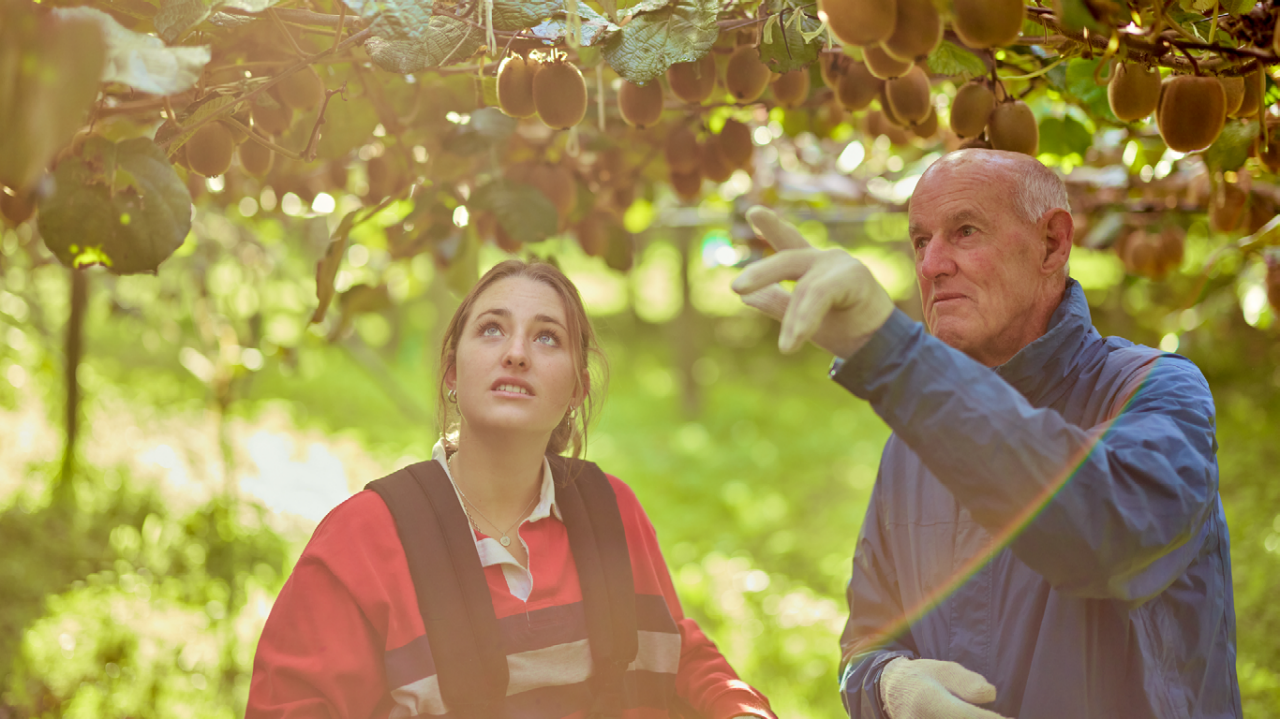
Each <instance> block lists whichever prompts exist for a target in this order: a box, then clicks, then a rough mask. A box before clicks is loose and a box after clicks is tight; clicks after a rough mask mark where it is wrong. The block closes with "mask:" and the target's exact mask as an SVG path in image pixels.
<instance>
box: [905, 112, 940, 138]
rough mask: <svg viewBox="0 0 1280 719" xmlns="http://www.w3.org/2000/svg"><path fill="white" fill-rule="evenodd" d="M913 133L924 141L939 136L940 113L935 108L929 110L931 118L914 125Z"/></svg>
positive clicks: (912, 127)
mask: <svg viewBox="0 0 1280 719" xmlns="http://www.w3.org/2000/svg"><path fill="white" fill-rule="evenodd" d="M911 132H913V133H915V136H916V137H918V138H920V139H922V140H928V139H929V138H931V137H933V136H934V135H936V134H938V112H937V111H936V110H934V109H933V108H929V116H928V117H926V118H925V119H924V120H923V121H922V122H917V123H915V124H914V125H912V126H911Z"/></svg>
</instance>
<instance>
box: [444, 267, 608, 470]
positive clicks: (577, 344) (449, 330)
mask: <svg viewBox="0 0 1280 719" xmlns="http://www.w3.org/2000/svg"><path fill="white" fill-rule="evenodd" d="M510 277H524V278H526V279H530V280H533V281H534V282H541V283H542V284H544V285H546V286H548V287H550V288H551V289H552V290H554V291H555V293H556V294H557V295H559V296H560V299H561V301H562V302H564V309H565V314H566V315H567V317H566V318H565V324H566V329H567V330H568V335H569V338H568V341H569V349H570V351H571V352H573V370H574V376H575V377H576V378H577V385H576V386H575V387H574V390H575V392H577V391H580V390H581V389H582V382H583V379H582V377H583V372H584V370H585V371H586V373H587V376H588V377H589V382H588V384H587V387H586V390H587V391H586V392H584V393H583V397H582V406H580V407H579V408H578V410H577V412H566V413H565V416H564V419H562V420H561V421H560V424H559V425H557V426H556V428H555V429H554V430H552V432H551V439H550V440H549V441H548V442H547V452H550V453H552V454H564V452H565V450H569V455H570V456H572V457H575V458H581V456H582V453H583V451H584V450H585V449H586V446H587V426H588V425H589V424H590V422H591V418H592V416H593V415H594V414H595V411H596V407H597V405H598V404H599V398H600V397H602V396H603V393H604V385H605V383H606V381H607V379H606V378H607V371H608V370H607V367H606V364H605V358H604V353H603V352H602V351H601V350H600V346H599V344H598V343H597V342H596V333H595V330H594V329H593V328H592V327H591V321H590V320H589V319H588V318H587V311H586V309H585V308H584V307H583V305H582V297H580V296H579V295H578V288H577V287H575V286H574V284H573V282H572V281H571V280H570V279H569V278H568V277H566V276H565V274H564V273H563V272H561V271H560V268H558V267H556V266H555V265H551V264H548V263H546V262H524V261H522V260H506V261H504V262H500V263H498V264H497V265H494V266H493V268H492V269H490V270H489V271H488V272H486V273H484V276H483V277H481V278H480V281H479V282H477V283H476V284H475V287H472V288H471V291H470V292H468V293H467V296H466V297H464V298H462V304H460V305H458V309H457V310H456V311H454V313H453V318H452V319H450V320H449V325H448V327H446V328H445V332H444V340H443V342H441V345H440V383H439V387H438V388H437V405H436V406H437V407H438V409H437V412H436V420H437V423H438V425H439V426H440V428H441V431H442V434H443V435H444V442H445V446H446V448H447V449H448V451H450V452H452V451H453V450H455V449H456V448H457V431H458V419H459V418H458V413H457V405H456V404H455V403H453V402H449V401H447V400H446V399H445V383H444V378H445V375H446V374H447V373H448V372H449V369H450V368H452V367H453V366H454V365H455V364H456V363H457V358H458V340H459V339H461V337H462V330H463V328H464V327H466V324H467V321H468V320H469V319H470V316H471V310H472V308H473V306H474V305H475V302H476V299H477V298H479V297H480V295H482V294H484V291H485V290H487V289H489V288H490V287H491V286H493V285H494V284H495V283H497V282H498V281H500V280H505V279H507V278H510ZM592 360H595V361H594V362H592ZM575 415H576V416H575Z"/></svg>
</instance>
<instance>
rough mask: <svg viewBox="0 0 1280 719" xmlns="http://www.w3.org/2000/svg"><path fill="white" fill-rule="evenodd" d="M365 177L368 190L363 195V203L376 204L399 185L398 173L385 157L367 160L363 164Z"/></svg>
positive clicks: (394, 165) (391, 162) (397, 169)
mask: <svg viewBox="0 0 1280 719" xmlns="http://www.w3.org/2000/svg"><path fill="white" fill-rule="evenodd" d="M365 176H366V179H367V180H368V184H369V190H368V192H366V193H365V195H364V199H365V202H367V203H369V204H376V203H378V202H381V201H382V199H383V198H384V197H386V196H388V195H390V194H391V193H392V192H395V191H396V186H397V185H399V184H400V171H399V168H397V167H396V164H395V162H394V161H393V160H392V159H391V158H390V157H388V156H387V155H378V156H377V157H372V158H369V162H368V163H366V164H365Z"/></svg>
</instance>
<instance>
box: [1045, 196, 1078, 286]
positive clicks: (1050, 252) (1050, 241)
mask: <svg viewBox="0 0 1280 719" xmlns="http://www.w3.org/2000/svg"><path fill="white" fill-rule="evenodd" d="M1074 236H1075V220H1073V219H1072V218H1071V213H1070V212H1067V211H1066V210H1063V209H1054V210H1050V211H1049V214H1048V215H1047V216H1046V217H1045V227H1044V235H1043V237H1044V257H1043V259H1042V260H1041V263H1040V270H1041V271H1042V272H1043V273H1044V274H1046V275H1052V274H1054V273H1055V272H1058V271H1060V270H1061V269H1062V268H1063V267H1064V266H1066V264H1067V260H1068V259H1070V258H1071V240H1072V238H1073V237H1074Z"/></svg>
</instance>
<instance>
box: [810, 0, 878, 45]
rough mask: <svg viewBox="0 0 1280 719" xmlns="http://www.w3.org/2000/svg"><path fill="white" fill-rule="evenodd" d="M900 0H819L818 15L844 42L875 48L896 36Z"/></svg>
mask: <svg viewBox="0 0 1280 719" xmlns="http://www.w3.org/2000/svg"><path fill="white" fill-rule="evenodd" d="M897 5H898V3H897V0H818V12H819V13H820V14H825V15H826V16H827V27H829V28H831V32H832V34H834V35H835V36H836V37H837V38H839V39H840V41H841V42H843V43H846V44H849V45H874V44H875V43H878V42H880V41H882V40H885V39H886V38H888V37H889V36H890V35H892V34H893V27H894V23H895V22H897V19H898V18H897V10H898V7H897Z"/></svg>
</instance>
